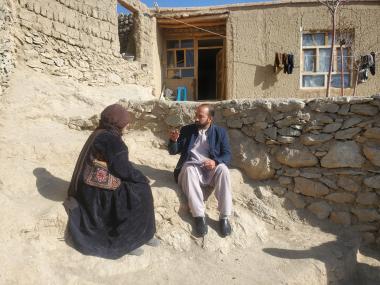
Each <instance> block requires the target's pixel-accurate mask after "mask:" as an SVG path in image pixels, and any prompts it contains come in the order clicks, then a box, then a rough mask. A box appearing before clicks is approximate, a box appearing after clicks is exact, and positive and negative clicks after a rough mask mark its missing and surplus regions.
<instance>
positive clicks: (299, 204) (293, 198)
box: [285, 192, 306, 209]
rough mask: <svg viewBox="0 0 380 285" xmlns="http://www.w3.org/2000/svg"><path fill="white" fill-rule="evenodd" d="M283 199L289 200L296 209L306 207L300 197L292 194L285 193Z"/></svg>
mask: <svg viewBox="0 0 380 285" xmlns="http://www.w3.org/2000/svg"><path fill="white" fill-rule="evenodd" d="M285 198H287V199H289V200H290V201H291V202H292V204H293V205H294V207H295V208H297V209H303V208H305V206H306V203H305V201H304V200H303V198H302V196H301V195H298V194H296V193H294V192H287V193H286V194H285Z"/></svg>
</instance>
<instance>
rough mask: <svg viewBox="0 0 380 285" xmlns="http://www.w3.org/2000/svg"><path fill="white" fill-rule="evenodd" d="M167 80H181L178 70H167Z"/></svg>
mask: <svg viewBox="0 0 380 285" xmlns="http://www.w3.org/2000/svg"><path fill="white" fill-rule="evenodd" d="M168 78H169V79H178V78H181V74H180V69H168Z"/></svg>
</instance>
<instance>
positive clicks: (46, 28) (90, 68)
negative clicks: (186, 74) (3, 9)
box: [17, 0, 154, 86]
mask: <svg viewBox="0 0 380 285" xmlns="http://www.w3.org/2000/svg"><path fill="white" fill-rule="evenodd" d="M124 2H129V1H124ZM116 4H117V1H116V0H107V1H96V0H81V1H79V0H44V1H42V0H41V1H32V0H19V1H18V7H17V16H18V21H19V24H20V26H19V27H20V28H19V29H18V33H17V38H18V40H19V45H20V46H19V47H20V48H19V50H20V53H19V57H20V59H21V60H22V61H25V62H26V64H27V65H28V66H30V67H32V68H34V69H37V70H40V71H42V72H48V73H51V74H53V75H58V76H69V77H73V78H75V79H78V80H80V81H83V82H86V83H89V84H91V85H105V84H119V83H121V82H125V83H136V84H140V85H144V86H152V80H153V74H152V72H151V70H152V58H151V57H149V56H145V55H146V52H145V50H146V49H147V47H146V46H150V45H151V41H152V40H151V38H149V37H144V38H143V39H139V42H138V43H137V44H136V48H137V49H142V50H141V51H138V52H137V60H138V61H135V62H127V61H126V60H124V59H123V58H122V57H121V55H120V44H119V38H118V17H117V13H116ZM138 8H141V9H143V8H144V6H143V5H142V4H141V3H140V6H138ZM145 8H146V7H145ZM146 11H147V8H146V9H144V10H143V11H138V10H136V15H137V18H138V21H137V23H140V24H138V25H139V26H138V29H137V32H138V33H143V34H149V33H150V31H151V30H152V29H151V25H153V22H154V20H152V18H151V16H150V15H149V14H148V13H146ZM150 36H151V37H153V36H152V35H150ZM143 41H147V42H146V43H145V42H143Z"/></svg>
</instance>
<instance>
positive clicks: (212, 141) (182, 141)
mask: <svg viewBox="0 0 380 285" xmlns="http://www.w3.org/2000/svg"><path fill="white" fill-rule="evenodd" d="M206 134H207V141H208V144H209V158H210V159H212V160H215V162H216V164H217V165H218V164H220V163H224V164H226V165H229V164H230V162H231V149H230V143H229V140H228V134H227V131H226V130H225V129H224V128H222V127H218V126H216V125H214V124H211V126H210V127H209V129H208V130H207V131H206ZM198 135H199V129H198V127H197V126H196V125H195V124H191V125H187V126H184V127H183V128H181V131H180V134H179V138H178V140H177V142H173V141H171V140H169V146H168V147H169V153H170V154H172V155H174V154H178V153H180V154H181V157H180V159H179V161H178V163H177V166H176V168H175V169H174V178H175V180H176V181H177V182H178V175H179V173H180V171H181V168H182V166H183V164H184V163H185V162H186V161H188V160H189V159H190V150H191V149H192V148H193V146H194V143H195V141H196V139H197V137H198Z"/></svg>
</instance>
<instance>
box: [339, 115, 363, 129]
mask: <svg viewBox="0 0 380 285" xmlns="http://www.w3.org/2000/svg"><path fill="white" fill-rule="evenodd" d="M361 121H362V119H361V118H359V117H353V118H349V119H347V120H345V121H344V123H343V126H342V128H341V129H342V130H344V129H348V128H351V127H353V126H355V125H357V124H359V123H360V122H361Z"/></svg>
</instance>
